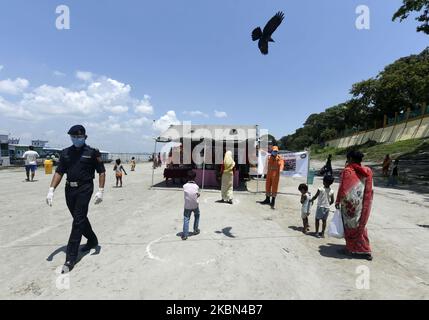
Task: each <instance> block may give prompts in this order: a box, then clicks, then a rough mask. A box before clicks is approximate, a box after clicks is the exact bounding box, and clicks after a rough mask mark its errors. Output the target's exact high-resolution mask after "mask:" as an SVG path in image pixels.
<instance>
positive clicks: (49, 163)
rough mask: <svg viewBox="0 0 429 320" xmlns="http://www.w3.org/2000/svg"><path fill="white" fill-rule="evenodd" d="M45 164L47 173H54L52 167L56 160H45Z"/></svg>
mask: <svg viewBox="0 0 429 320" xmlns="http://www.w3.org/2000/svg"><path fill="white" fill-rule="evenodd" d="M43 164H44V166H45V174H52V168H53V166H54V162H53V161H52V160H45V162H44V163H43Z"/></svg>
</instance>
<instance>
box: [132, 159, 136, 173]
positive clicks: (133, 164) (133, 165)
mask: <svg viewBox="0 0 429 320" xmlns="http://www.w3.org/2000/svg"><path fill="white" fill-rule="evenodd" d="M131 171H136V158H134V157H132V158H131Z"/></svg>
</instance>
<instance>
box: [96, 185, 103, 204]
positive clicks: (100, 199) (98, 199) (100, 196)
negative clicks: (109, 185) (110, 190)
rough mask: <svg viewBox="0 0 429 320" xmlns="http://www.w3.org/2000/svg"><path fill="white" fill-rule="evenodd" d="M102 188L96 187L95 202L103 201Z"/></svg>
mask: <svg viewBox="0 0 429 320" xmlns="http://www.w3.org/2000/svg"><path fill="white" fill-rule="evenodd" d="M103 193H104V189H103V188H100V189H98V192H97V193H96V194H95V204H100V203H101V202H102V201H103Z"/></svg>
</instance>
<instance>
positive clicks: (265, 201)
mask: <svg viewBox="0 0 429 320" xmlns="http://www.w3.org/2000/svg"><path fill="white" fill-rule="evenodd" d="M261 204H270V197H268V196H267V197H266V199H265V200H264V201H262V202H261Z"/></svg>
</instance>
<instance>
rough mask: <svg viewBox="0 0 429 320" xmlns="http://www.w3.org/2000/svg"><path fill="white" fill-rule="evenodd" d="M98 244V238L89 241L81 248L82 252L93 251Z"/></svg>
mask: <svg viewBox="0 0 429 320" xmlns="http://www.w3.org/2000/svg"><path fill="white" fill-rule="evenodd" d="M97 246H98V240H94V241H88V243H87V244H86V245H84V246H83V248H82V249H81V250H80V251H81V252H87V251H91V249H95V248H97Z"/></svg>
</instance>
